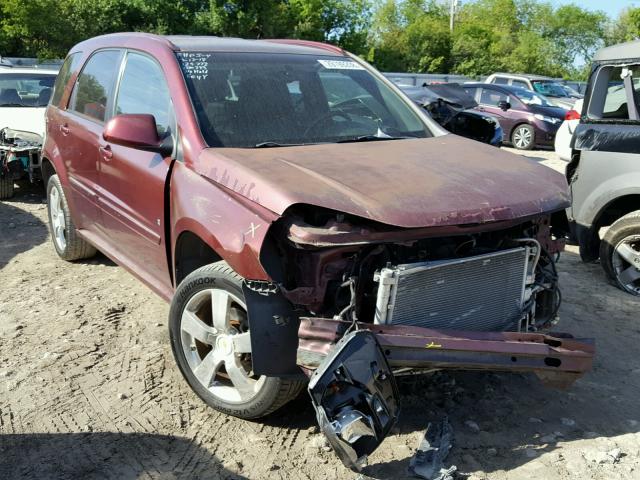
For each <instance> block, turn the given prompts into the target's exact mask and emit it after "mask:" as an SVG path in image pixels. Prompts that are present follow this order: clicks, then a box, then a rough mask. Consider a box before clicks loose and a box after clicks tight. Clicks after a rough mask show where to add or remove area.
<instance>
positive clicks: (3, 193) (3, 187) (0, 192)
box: [0, 175, 13, 200]
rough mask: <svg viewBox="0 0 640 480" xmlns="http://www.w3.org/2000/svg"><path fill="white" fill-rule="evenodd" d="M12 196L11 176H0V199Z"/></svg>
mask: <svg viewBox="0 0 640 480" xmlns="http://www.w3.org/2000/svg"><path fill="white" fill-rule="evenodd" d="M11 197H13V178H11V177H10V176H9V175H5V176H4V177H0V200H4V199H6V198H11Z"/></svg>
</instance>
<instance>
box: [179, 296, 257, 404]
mask: <svg viewBox="0 0 640 480" xmlns="http://www.w3.org/2000/svg"><path fill="white" fill-rule="evenodd" d="M180 334H181V341H182V349H183V352H184V355H185V358H186V359H187V363H188V364H189V368H190V369H191V371H192V373H193V375H194V376H195V377H196V378H197V379H198V381H199V382H200V383H201V384H202V385H203V386H204V387H205V388H206V389H207V390H208V391H209V392H210V393H211V394H212V395H214V396H216V397H218V398H219V399H220V400H223V401H225V402H228V403H242V402H247V401H249V400H251V399H252V398H253V397H255V396H256V395H257V394H258V392H259V391H260V388H261V387H262V386H263V384H264V382H265V381H266V377H265V376H260V377H258V376H256V375H254V374H253V372H252V367H251V339H250V336H249V328H248V320H247V310H246V306H245V304H244V302H242V301H241V300H240V299H239V298H238V297H236V296H235V295H233V294H232V293H230V292H227V291H226V290H221V289H215V288H214V289H208V290H202V291H200V292H198V293H197V294H195V295H194V296H193V297H191V298H190V299H189V301H188V302H187V305H186V307H185V308H184V310H183V312H182V317H181V320H180Z"/></svg>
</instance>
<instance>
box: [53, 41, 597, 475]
mask: <svg viewBox="0 0 640 480" xmlns="http://www.w3.org/2000/svg"><path fill="white" fill-rule="evenodd" d="M46 118H47V132H46V140H45V145H44V149H43V166H42V168H43V178H44V179H45V182H46V188H47V198H48V212H49V221H50V227H51V234H52V235H51V236H52V239H53V245H54V247H55V250H56V252H57V253H58V255H59V256H60V257H61V258H63V259H65V260H79V259H83V258H88V257H90V256H92V255H94V254H95V253H96V250H100V251H101V252H102V253H104V254H105V255H107V256H108V257H109V258H111V259H113V260H114V261H115V262H117V263H118V264H119V265H121V266H123V267H124V268H126V269H127V270H128V271H129V272H131V273H132V274H133V275H135V276H136V277H137V278H139V279H140V281H142V282H144V283H145V284H146V285H148V286H149V287H150V288H152V289H153V290H154V291H155V292H156V293H157V294H158V295H160V296H161V297H162V298H164V299H165V300H167V301H168V302H171V309H170V314H169V336H170V340H171V346H172V349H173V353H174V355H175V358H176V362H177V364H178V366H179V368H180V370H181V372H182V374H183V376H184V378H185V379H186V381H187V382H188V383H189V385H190V386H191V388H193V390H194V391H195V392H196V393H197V394H198V395H199V396H200V397H201V398H202V399H203V400H204V401H205V402H206V403H207V404H208V405H210V406H211V407H213V408H216V409H218V410H221V411H223V412H226V413H228V414H231V415H236V416H239V417H243V418H256V417H260V416H264V415H266V414H268V413H270V412H272V411H274V410H275V409H277V408H279V407H281V406H283V405H284V404H285V403H286V402H287V401H288V400H290V399H292V398H293V397H294V396H296V395H297V394H298V393H299V391H300V389H301V388H302V387H303V386H304V385H306V384H307V383H308V389H309V393H310V396H311V399H312V402H313V404H314V406H315V408H316V410H317V413H318V421H319V422H320V426H321V428H322V430H323V431H324V432H325V434H326V435H327V436H328V438H329V441H330V442H331V444H332V445H333V447H334V449H335V450H336V452H337V453H338V455H340V458H341V459H342V460H343V461H344V462H345V464H347V465H348V466H350V467H351V468H358V466H359V465H360V464H361V458H362V457H363V456H365V455H367V454H368V453H370V452H371V451H372V450H373V449H374V448H375V447H376V446H377V445H378V444H379V443H380V442H381V441H382V439H383V438H384V436H385V435H386V434H387V433H388V432H389V430H390V429H391V428H392V426H393V424H394V422H395V421H396V419H397V417H398V400H397V388H396V384H395V380H394V375H395V374H396V373H397V372H398V371H403V372H409V371H416V370H433V369H443V368H457V369H459V368H470V369H493V370H510V371H513V370H517V371H531V372H534V373H536V374H538V375H539V376H540V378H542V379H543V380H545V381H548V382H550V383H553V384H555V385H558V384H565V385H566V384H570V383H571V382H572V381H574V380H575V379H576V378H577V377H579V376H580V375H581V374H582V373H584V372H585V371H586V370H588V369H589V367H590V365H591V360H592V356H593V347H592V346H591V345H590V344H589V343H588V342H586V343H585V342H583V341H578V340H575V339H572V338H571V337H570V336H569V335H564V334H563V335H548V334H545V333H543V331H544V330H545V329H546V328H548V327H549V326H551V325H554V324H555V323H556V321H557V313H558V307H559V304H560V293H559V287H558V274H557V271H556V266H555V259H556V258H557V255H558V254H559V252H560V251H561V250H562V247H563V230H562V214H563V212H564V210H565V208H566V207H567V205H568V199H569V197H568V193H567V185H566V182H565V179H564V177H563V176H562V175H560V174H557V173H555V172H553V171H552V170H550V169H548V168H546V167H544V166H540V165H538V164H537V163H536V162H533V161H530V160H528V159H525V158H522V157H518V156H514V155H512V154H510V153H507V152H505V151H501V150H498V149H495V148H493V147H491V146H489V145H484V144H481V143H478V142H474V141H472V140H468V139H464V138H461V137H457V136H455V135H452V134H447V132H446V131H444V130H442V129H441V128H440V127H439V126H438V125H437V124H436V123H435V122H434V121H433V120H432V119H430V118H429V117H428V116H427V114H426V113H425V112H424V111H423V110H421V109H420V108H418V107H417V106H416V105H414V104H413V102H411V100H409V99H408V98H407V97H405V96H404V95H403V94H402V92H400V91H399V90H398V89H397V88H396V87H395V86H394V85H393V84H391V83H390V82H389V81H387V80H386V79H385V78H384V77H383V76H382V75H381V74H380V73H378V72H377V71H376V70H374V69H373V68H371V67H370V66H369V65H367V64H366V63H365V62H363V61H362V60H360V59H358V58H357V57H354V56H353V55H350V54H349V53H347V52H345V51H343V50H341V49H339V48H337V47H334V46H331V45H325V44H321V43H314V42H304V41H289V40H252V41H249V40H240V39H230V38H214V37H187V36H184V37H182V36H179V37H162V36H156V35H149V34H141V33H122V34H114V35H107V36H102V37H98V38H94V39H90V40H87V41H85V42H82V43H80V44H78V45H76V46H75V47H73V48H72V49H71V51H70V52H69V55H68V56H67V58H66V60H65V62H64V65H63V66H62V69H61V70H60V74H59V76H58V78H57V80H56V84H55V88H54V92H53V96H52V100H51V103H50V105H49V107H48V109H47V114H46ZM565 220H566V219H565Z"/></svg>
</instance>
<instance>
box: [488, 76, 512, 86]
mask: <svg viewBox="0 0 640 480" xmlns="http://www.w3.org/2000/svg"><path fill="white" fill-rule="evenodd" d="M492 83H497V84H498V85H508V84H509V79H508V78H505V77H494V79H493V82H492Z"/></svg>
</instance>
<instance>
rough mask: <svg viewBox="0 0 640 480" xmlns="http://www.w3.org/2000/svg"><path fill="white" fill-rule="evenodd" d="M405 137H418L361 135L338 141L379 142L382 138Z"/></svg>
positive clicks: (394, 138)
mask: <svg viewBox="0 0 640 480" xmlns="http://www.w3.org/2000/svg"><path fill="white" fill-rule="evenodd" d="M405 138H416V137H392V136H389V135H386V136H384V137H379V136H377V135H360V136H359V137H353V138H345V139H344V140H338V141H337V142H336V143H355V142H379V141H382V140H403V139H405Z"/></svg>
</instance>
